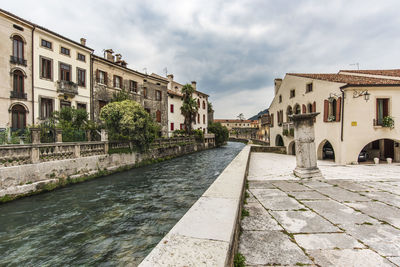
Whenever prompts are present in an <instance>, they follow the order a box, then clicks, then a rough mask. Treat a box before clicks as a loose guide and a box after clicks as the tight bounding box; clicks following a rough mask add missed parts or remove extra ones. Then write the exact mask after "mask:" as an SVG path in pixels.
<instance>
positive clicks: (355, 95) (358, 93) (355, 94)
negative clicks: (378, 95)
mask: <svg viewBox="0 0 400 267" xmlns="http://www.w3.org/2000/svg"><path fill="white" fill-rule="evenodd" d="M370 95H371V94H370V93H368V90H363V91H357V90H354V92H353V98H358V97H360V96H364V99H365V101H367V102H368V100H369V96H370Z"/></svg>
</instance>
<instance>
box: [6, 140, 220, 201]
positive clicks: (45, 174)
mask: <svg viewBox="0 0 400 267" xmlns="http://www.w3.org/2000/svg"><path fill="white" fill-rule="evenodd" d="M212 147H214V143H213V142H205V143H197V142H179V143H178V142H173V143H172V142H171V143H170V144H168V143H160V144H159V145H156V146H155V147H154V148H152V149H150V150H149V151H148V152H147V153H144V154H139V153H126V154H122V153H120V154H104V153H102V154H100V155H91V156H84V157H79V158H74V157H72V158H66V159H62V160H54V159H53V160H51V161H41V162H38V163H36V164H22V165H16V166H10V167H0V198H1V197H4V196H5V195H8V196H10V197H11V198H14V197H16V196H19V195H26V194H32V193H34V192H36V191H40V190H41V189H42V188H43V186H44V185H45V184H49V183H57V182H59V180H60V179H66V178H69V179H76V178H80V177H83V176H88V175H96V174H99V173H102V172H104V171H106V173H107V171H115V170H117V169H118V168H131V167H135V166H138V165H140V164H143V163H144V162H151V161H152V160H156V159H166V158H172V157H177V156H181V155H185V154H188V153H192V152H196V151H200V150H204V149H208V148H212Z"/></svg>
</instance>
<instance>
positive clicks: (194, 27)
mask: <svg viewBox="0 0 400 267" xmlns="http://www.w3.org/2000/svg"><path fill="white" fill-rule="evenodd" d="M1 8H3V9H5V10H7V11H10V12H12V13H14V14H16V15H19V16H21V17H23V18H25V19H28V20H30V21H32V22H35V23H37V24H40V25H42V26H44V27H47V28H49V29H51V30H53V31H56V32H58V33H60V34H62V35H64V36H67V37H69V38H71V39H74V40H76V41H78V40H79V39H80V37H85V38H86V39H87V40H88V41H87V45H88V46H89V47H91V48H93V49H95V53H96V54H98V55H101V54H102V50H103V49H105V48H113V49H114V51H116V52H118V53H121V54H122V55H123V57H124V59H125V60H126V61H127V62H128V64H129V67H130V68H133V69H135V70H139V71H143V69H144V68H146V69H147V72H148V73H151V72H155V73H159V74H163V75H164V74H165V73H164V71H163V69H164V68H167V69H168V72H169V73H173V74H174V76H175V79H176V80H177V81H178V82H181V83H187V82H189V81H192V80H196V81H197V85H198V89H199V90H201V91H203V92H205V93H207V94H209V95H210V96H211V98H210V100H211V102H212V103H213V105H214V109H215V111H216V112H215V117H216V118H235V117H236V116H237V115H238V114H239V113H243V114H244V115H245V117H250V116H252V115H254V114H257V113H258V111H260V110H262V109H265V108H267V107H268V106H269V104H270V102H271V100H272V98H273V79H274V78H276V77H281V78H282V77H284V75H285V73H287V72H337V71H338V70H339V69H352V68H353V69H354V68H356V67H355V66H354V65H350V64H352V63H357V62H358V63H359V64H360V68H361V69H376V68H399V63H400V62H399V61H400V49H399V48H400V34H399V33H400V16H399V15H398V10H399V9H400V2H399V1H397V0H393V1H391V0H384V1H367V0H352V1H349V0H343V1H342V0H336V1H335V0H331V1H321V0H296V1H294V0H274V1H272V0H259V1H258V0H254V1H253V0H249V1H247V0H239V1H235V0H234V1H227V0H225V1H223V0H222V1H220V0H213V1H204V0H200V1H190V0H181V1H175V0H168V1H166V0H160V1H152V0H147V1H143V0H141V1H134V0H114V1H111V0H110V1H106V0H97V1H91V0H85V1H83V0H79V1H76V0H69V1H54V0H35V1H29V0H25V1H24V0H20V1H2V3H1Z"/></svg>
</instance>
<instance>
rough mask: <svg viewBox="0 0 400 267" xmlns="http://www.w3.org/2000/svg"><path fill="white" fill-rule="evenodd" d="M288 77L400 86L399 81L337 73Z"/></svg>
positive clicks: (350, 83) (298, 74) (293, 74)
mask: <svg viewBox="0 0 400 267" xmlns="http://www.w3.org/2000/svg"><path fill="white" fill-rule="evenodd" d="M287 75H292V76H298V77H304V78H310V79H316V80H323V81H329V82H337V83H345V84H347V85H400V81H399V80H392V79H385V78H372V77H364V76H356V75H346V74H336V73H287Z"/></svg>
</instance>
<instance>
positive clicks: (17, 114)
mask: <svg viewBox="0 0 400 267" xmlns="http://www.w3.org/2000/svg"><path fill="white" fill-rule="evenodd" d="M11 113H12V118H11V120H12V121H11V124H12V130H13V131H16V130H22V129H25V127H26V110H25V108H24V107H23V106H21V105H15V106H13V107H12V109H11Z"/></svg>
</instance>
